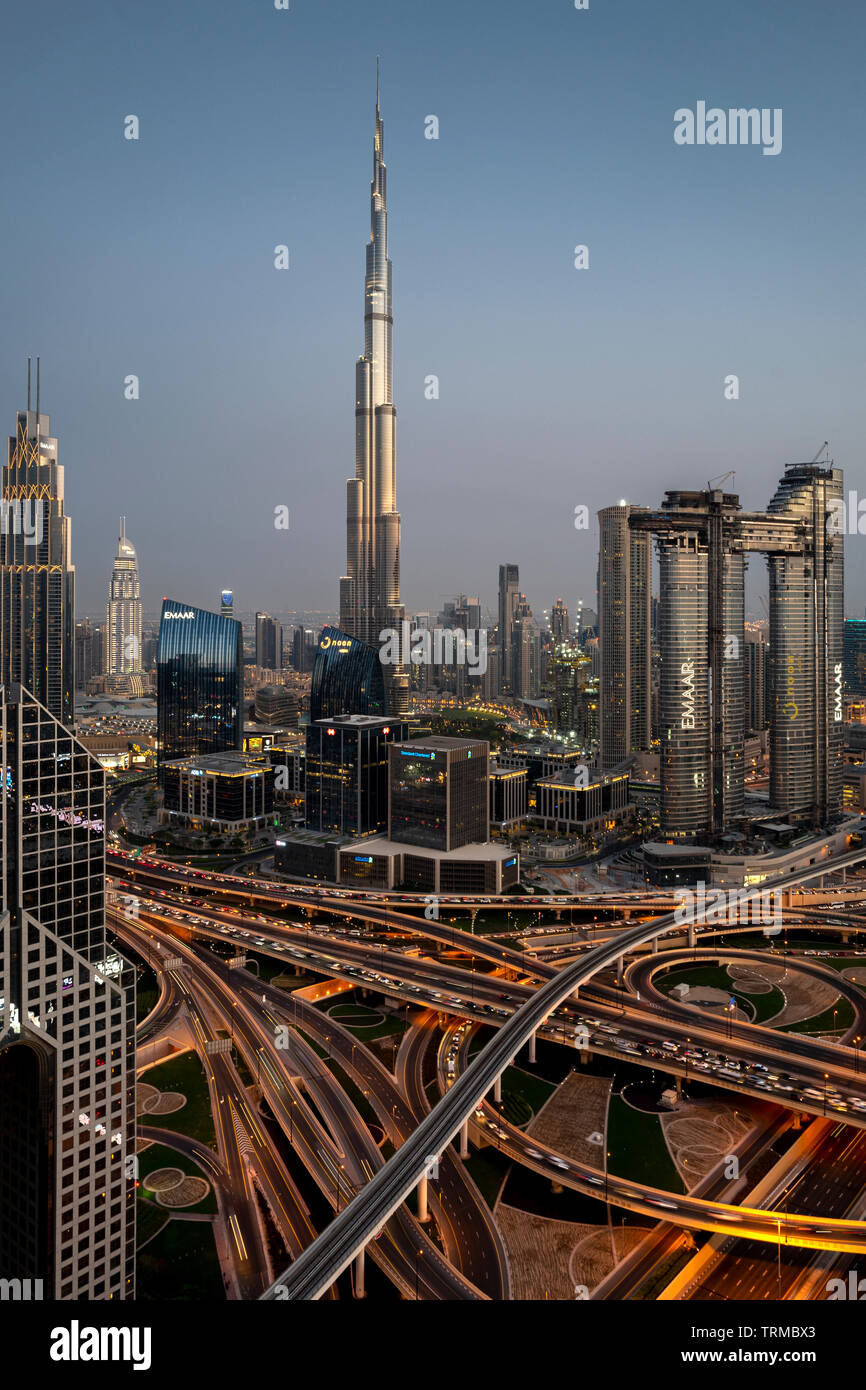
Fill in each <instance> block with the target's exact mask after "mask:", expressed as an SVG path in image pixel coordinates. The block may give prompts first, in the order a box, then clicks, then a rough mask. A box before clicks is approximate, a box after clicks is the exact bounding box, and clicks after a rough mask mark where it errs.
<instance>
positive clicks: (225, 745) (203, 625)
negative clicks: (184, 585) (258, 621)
mask: <svg viewBox="0 0 866 1390" xmlns="http://www.w3.org/2000/svg"><path fill="white" fill-rule="evenodd" d="M156 667H157V727H158V734H159V768H160V780H161V778H162V771H161V770H162V767H163V765H164V764H165V763H166V762H171V761H172V760H174V759H176V758H188V757H192V756H194V755H196V754H202V753H222V752H225V751H226V750H229V749H240V747H241V739H242V734H243V718H242V695H243V684H242V683H243V635H242V629H241V625H240V623H239V622H237V621H236V619H234V618H224V617H222V616H221V615H220V614H219V613H209V612H208V611H207V610H206V609H202V608H194V607H192V605H190V604H184V603H179V602H178V601H177V600H176V599H168V598H167V599H164V600H163V605H162V619H161V622H160V626H159V645H158V648H157V659H156Z"/></svg>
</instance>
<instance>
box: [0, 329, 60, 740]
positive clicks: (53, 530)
mask: <svg viewBox="0 0 866 1390" xmlns="http://www.w3.org/2000/svg"><path fill="white" fill-rule="evenodd" d="M0 513H2V515H0V684H2V685H7V686H9V685H12V684H14V683H17V682H20V683H21V685H23V686H24V687H25V688H26V689H27V690H29V691H30V692H31V693H32V694H33V695H34V696H35V697H36V699H37V700H39V701H40V702H41V703H42V704H43V705H44V706H45V707H46V709H48V710H50V711H51V713H52V714H53V715H54V717H55V719H60V720H62V722H63V723H64V724H71V723H72V721H73V718H74V705H73V701H74V692H75V570H74V568H73V566H72V564H71V563H70V558H69V519H68V517H67V516H66V515H65V513H64V498H63V468H62V466H61V465H60V464H59V463H58V461H57V440H56V439H55V438H54V436H53V435H52V434H51V422H50V420H49V418H48V416H47V415H42V414H41V413H40V402H39V358H38V357H37V359H36V409H35V411H32V410H31V409H30V363H29V361H28V364H27V409H26V410H25V411H21V412H19V414H18V416H17V420H16V425H15V434H14V435H11V436H10V438H9V457H8V462H7V463H6V465H5V467H4V469H3V483H2V500H0Z"/></svg>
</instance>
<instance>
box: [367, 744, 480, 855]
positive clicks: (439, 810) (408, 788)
mask: <svg viewBox="0 0 866 1390" xmlns="http://www.w3.org/2000/svg"><path fill="white" fill-rule="evenodd" d="M489 755H490V745H489V744H488V743H486V742H485V741H483V740H475V739H459V738H436V737H434V738H423V739H414V740H413V741H412V742H410V743H401V744H400V745H399V746H396V745H395V746H393V747H392V748H391V749H390V750H389V757H390V789H391V795H390V802H389V821H388V838H389V839H391V840H396V841H398V842H399V843H401V844H412V845H421V846H424V847H426V848H428V849H433V850H442V851H445V852H448V851H450V850H453V849H460V848H461V847H462V846H464V845H468V844H473V843H485V842H486V841H487V840H488V839H489V838H490V812H489V787H488V772H489V766H488V764H489Z"/></svg>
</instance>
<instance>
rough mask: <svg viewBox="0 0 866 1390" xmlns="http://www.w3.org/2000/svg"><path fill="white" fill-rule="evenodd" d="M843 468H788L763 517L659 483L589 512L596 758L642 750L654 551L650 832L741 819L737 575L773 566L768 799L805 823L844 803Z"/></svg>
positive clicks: (818, 822) (646, 741) (690, 831)
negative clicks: (644, 497)
mask: <svg viewBox="0 0 866 1390" xmlns="http://www.w3.org/2000/svg"><path fill="white" fill-rule="evenodd" d="M841 510H842V472H841V470H840V469H836V468H833V467H832V466H824V465H819V464H816V463H809V464H794V465H791V466H790V467H788V468H787V469H786V471H785V475H784V477H783V478H782V480H781V482H780V483H779V485H778V487H777V489H776V492H775V495H774V497H773V499H772V501H771V502H770V504H769V506H768V507H767V510H766V511H764V512H746V511H743V510H742V508H741V507H740V502H739V498H738V497H737V496H736V495H735V494H734V493H728V492H722V491H718V490H713V489H712V488H708V490H707V491H705V492H681V491H676V492H668V493H666V494H665V500H664V503H663V504H662V506H661V508H660V509H659V510H658V511H652V510H650V509H648V508H644V507H632V506H626V505H624V504H623V505H620V506H619V507H609V508H606V509H605V510H604V511H602V512H601V513H600V524H601V546H600V559H599V608H600V623H601V628H600V635H601V641H600V647H601V651H600V658H601V680H600V694H601V726H602V761H603V763H604V765H605V766H607V767H610V766H613V765H614V764H615V763H616V762H617V761H620V760H622V759H624V758H625V757H627V756H628V754H629V753H630V752H631V751H633V750H635V749H640V748H648V747H649V746H650V738H649V692H650V618H649V614H650V601H651V600H650V587H651V586H650V554H649V538H650V536H655V537H656V544H657V551H658V562H659V609H658V646H659V653H660V680H659V711H658V730H659V742H660V749H659V752H660V759H659V761H660V781H661V828H662V832H663V833H666V834H669V835H673V836H683V837H694V836H706V835H714V834H720V833H722V832H723V831H725V830H728V829H731V828H733V826H734V825H735V823H736V822H737V821H738V820H739V819H740V818H742V817H743V815H744V740H745V699H744V695H745V680H744V676H745V654H746V652H745V632H744V616H745V612H744V578H745V570H746V563H747V557H748V555H749V553H757V554H760V555H763V556H765V557H766V560H767V566H768V570H769V687H770V690H769V693H770V700H769V720H770V734H769V753H770V789H769V797H770V805H771V807H772V809H773V810H774V811H775V812H777V813H778V814H780V815H784V816H785V817H786V818H788V819H791V820H793V821H798V822H800V823H802V824H804V825H809V826H811V827H812V828H815V829H817V828H819V827H822V826H826V825H827V824H829V823H830V822H831V821H832V820H833V819H834V818H835V817H836V816H837V815H838V814H839V812H840V810H841V804H842V761H843V745H842V734H843V724H842V719H843V709H842V633H843V620H844V613H843V602H844V578H843V537H842V534H841V528H840V527H839V525H838V518H839V515H840V513H841Z"/></svg>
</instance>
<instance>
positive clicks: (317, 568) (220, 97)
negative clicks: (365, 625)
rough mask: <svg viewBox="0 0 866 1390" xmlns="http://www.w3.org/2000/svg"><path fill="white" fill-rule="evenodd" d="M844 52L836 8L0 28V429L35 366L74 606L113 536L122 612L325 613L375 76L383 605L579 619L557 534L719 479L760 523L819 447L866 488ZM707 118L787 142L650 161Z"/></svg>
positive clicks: (689, 3)
mask: <svg viewBox="0 0 866 1390" xmlns="http://www.w3.org/2000/svg"><path fill="white" fill-rule="evenodd" d="M864 31H866V22H864V17H863V12H862V9H861V8H860V7H858V6H856V5H855V4H853V3H851V0H845V3H843V4H837V5H835V6H833V7H832V8H830V9H825V8H822V7H819V6H817V5H814V4H811V3H805V0H785V3H782V2H781V0H762V3H761V4H760V5H757V6H756V5H755V4H754V0H751V3H750V2H749V0H733V3H729V4H727V5H725V6H723V7H718V6H708V5H696V4H694V0H666V3H663V4H662V3H656V4H652V3H647V0H620V2H619V3H617V2H616V0H590V9H589V10H588V11H585V12H579V11H575V9H574V7H573V4H572V3H571V0H536V3H533V4H528V3H527V4H518V3H515V2H514V0H506V3H495V0H473V3H472V4H470V5H467V4H466V3H465V0H464V2H463V3H458V2H457V0H439V2H438V3H436V4H435V5H430V4H426V3H425V4H422V3H418V0H399V3H398V0H380V3H375V0H371V2H370V3H367V4H364V5H359V4H358V3H357V0H354V2H350V0H291V8H290V10H289V11H287V12H282V11H276V10H275V9H274V8H273V4H272V3H269V2H266V0H244V3H242V4H238V3H226V2H225V0H212V2H211V3H204V0H173V3H164V2H163V0H149V3H148V4H147V5H134V4H131V3H128V0H127V2H126V3H119V4H118V3H103V0H91V3H89V4H87V5H86V6H84V7H72V6H69V5H68V4H62V3H59V0H47V3H44V4H40V6H39V7H38V10H37V11H34V10H33V8H32V6H30V5H27V4H25V3H19V0H14V2H13V3H9V4H7V5H6V7H5V10H4V58H5V61H4V83H3V86H2V89H0V145H2V157H3V168H4V171H5V184H6V199H5V208H4V218H3V225H2V232H0V245H2V249H3V269H4V272H5V273H4V274H3V276H2V279H0V315H2V322H3V325H4V328H3V332H2V334H0V407H2V412H3V420H5V421H6V424H5V426H3V428H4V429H5V432H7V433H9V432H11V430H12V428H13V425H14V415H15V411H16V410H18V409H21V408H22V407H23V398H24V387H25V373H26V361H25V359H26V357H27V355H28V353H29V354H32V355H34V356H35V354H36V353H37V352H38V353H40V354H41V356H42V363H43V393H42V399H43V407H44V409H46V410H47V411H48V412H49V413H50V414H51V417H52V427H53V429H54V430H55V431H56V433H57V434H58V436H59V439H60V457H61V461H62V462H63V463H65V465H66V486H67V506H68V510H69V513H70V515H71V516H72V519H73V526H72V541H73V558H74V560H75V563H76V566H77V569H78V595H79V596H78V608H79V612H81V613H83V612H91V613H98V612H99V610H100V608H101V607H102V606H103V605H104V601H105V591H106V586H107V583H108V578H109V573H110V567H111V558H112V554H113V550H114V544H115V537H116V527H117V516H118V515H119V514H120V513H121V512H123V513H125V514H126V516H127V518H128V531H129V535H130V537H131V539H132V540H133V541H134V542H135V544H136V545H137V547H138V551H139V557H140V563H141V573H142V582H143V590H144V598H145V604H146V607H149V608H156V607H157V605H158V601H159V599H160V598H161V596H162V594H164V593H171V594H175V595H179V596H182V597H184V598H186V599H188V600H189V601H190V602H193V603H201V604H205V605H207V606H209V605H216V604H217V603H218V602H219V592H220V589H221V588H222V587H224V586H228V587H233V588H234V590H235V594H236V602H237V604H238V605H239V607H241V608H242V609H252V608H256V607H264V608H276V609H284V608H299V609H300V608H320V609H324V608H329V607H330V608H335V607H336V605H337V598H338V588H337V580H338V576H339V575H340V573H342V570H343V568H344V564H345V500H344V498H345V479H346V478H347V477H348V476H349V475H350V474H351V473H352V471H353V467H354V458H353V447H354V445H353V437H354V436H353V429H354V419H353V377H354V371H353V364H354V360H355V358H356V357H357V355H358V354H359V352H360V351H361V349H362V326H363V325H362V313H363V301H362V289H363V265H364V257H363V250H364V244H365V242H366V239H367V236H368V232H369V223H368V197H369V178H370V166H371V159H372V156H371V144H372V122H373V106H374V89H375V59H376V55H377V53H379V54H381V56H382V67H383V115H384V118H385V153H386V159H387V163H388V178H389V197H390V214H391V216H390V239H391V248H390V249H391V256H392V259H393V262H394V296H395V354H396V360H395V402H396V405H397V446H398V504H399V507H400V510H401V512H402V515H403V547H402V572H403V598H404V601H405V603H406V605H407V608H408V609H410V610H413V609H427V608H432V609H433V611H434V612H435V611H436V608H437V607H438V606H439V604H440V603H441V600H442V599H443V598H444V597H446V596H447V595H449V594H454V593H455V592H458V591H459V590H463V591H465V592H469V593H480V594H481V596H482V599H483V600H485V601H487V602H489V603H490V604H491V605H492V604H493V602H494V596H495V585H496V577H497V566H498V565H499V563H500V562H502V561H506V560H507V561H510V562H516V563H518V564H519V565H520V572H521V584H522V587H523V588H524V589H525V590H526V592H527V594H528V597H529V599H530V602H531V603H532V604H533V607H534V608H535V610H536V612H539V611H540V610H542V609H543V608H549V606H550V604H551V603H552V601H553V599H554V598H555V597H556V596H557V595H560V594H561V595H562V596H563V597H564V598H565V600H566V602H567V603H568V605H569V607H570V608H573V606H574V603H575V601H576V599H577V597H578V596H582V597H583V599H584V601H585V602H586V603H587V604H589V605H592V603H593V601H594V600H593V596H594V585H595V564H596V553H595V551H596V539H595V533H594V532H593V531H590V532H588V533H587V532H577V531H575V530H574V527H573V524H572V518H573V515H574V507H575V506H576V505H578V504H585V505H587V506H588V507H589V508H590V511H591V512H594V511H596V510H597V509H598V508H599V507H602V506H606V505H609V504H610V503H611V502H614V501H617V500H619V498H620V497H627V498H628V499H629V500H630V501H635V502H642V503H647V504H656V503H658V502H659V501H660V500H661V497H662V494H663V492H664V490H665V489H666V488H669V487H677V486H682V487H691V486H700V485H702V484H703V483H705V482H706V480H707V479H708V478H711V477H716V476H718V475H720V474H723V473H725V472H726V471H727V470H728V469H735V470H736V484H735V486H736V488H737V490H738V491H739V492H740V494H741V497H742V500H743V503H744V505H745V506H747V507H759V506H762V505H764V504H765V503H766V501H767V500H768V499H769V497H770V495H771V494H772V492H773V490H774V487H775V483H776V480H777V479H778V477H779V475H780V473H781V471H782V469H783V467H784V465H785V463H787V462H794V461H802V460H803V459H809V458H811V457H812V455H813V454H814V453H815V452H816V451H817V449H818V447H819V445H820V444H821V441H822V440H823V439H829V440H830V443H831V451H832V453H833V456H834V457H835V460H836V463H837V465H838V466H840V467H842V468H844V469H845V474H846V486H847V487H850V488H855V489H859V490H861V491H866V480H864V477H863V458H862V440H863V438H864V424H866V420H864V414H866V405H864V400H866V396H864V391H863V389H862V382H863V375H864V369H866V361H864V357H866V348H864V335H863V323H864V282H863V250H862V244H863V227H864V221H866V219H864V198H866V195H864V181H863V148H864V133H866V132H864V125H866V116H864V111H863V104H862V52H863V40H864V36H866V33H864ZM698 100H706V102H707V104H708V105H709V106H713V105H716V106H719V107H722V108H729V107H738V106H747V107H752V106H756V107H759V108H760V107H770V108H775V107H781V108H782V110H783V149H782V153H781V154H780V155H778V156H777V157H775V158H768V157H765V156H763V155H762V154H761V151H760V149H759V148H753V147H745V148H744V147H715V148H711V147H706V146H705V147H703V148H701V147H679V146H677V145H675V144H674V141H673V126H674V121H673V114H674V111H675V110H676V109H677V108H680V107H692V108H694V106H695V104H696V102H697V101H698ZM130 113H133V114H136V115H138V116H139V118H140V122H141V138H140V139H139V140H138V141H137V142H133V141H126V140H124V139H123V121H124V117H125V116H126V115H128V114H130ZM429 114H435V115H437V116H438V118H439V122H440V138H439V140H438V141H432V140H425V138H424V119H425V116H427V115H429ZM280 243H286V244H287V245H288V246H289V248H290V254H291V268H290V269H289V270H288V271H285V272H279V271H276V270H275V269H274V268H273V248H274V246H275V245H277V244H280ZM579 243H582V244H586V245H588V246H589V249H590V267H589V269H588V270H585V271H577V270H575V269H574V266H573V248H574V246H575V245H576V244H579ZM129 373H135V374H137V375H138V376H139V378H140V383H141V398H140V399H139V400H138V401H126V400H125V399H124V394H123V381H124V378H125V377H126V376H127V374H129ZM431 373H432V374H436V375H437V376H438V377H439V382H440V397H439V399H438V400H436V401H428V400H426V399H425V396H424V381H425V377H427V376H428V375H429V374H431ZM729 373H736V374H737V375H738V377H739V379H740V399H739V400H737V401H726V400H725V398H724V394H723V383H724V378H725V376H726V375H727V374H729ZM729 485H730V484H729ZM280 505H283V506H288V507H289V508H290V511H291V518H292V524H291V528H290V530H289V531H288V532H285V531H278V530H275V529H274V526H273V513H274V508H275V507H276V506H280ZM862 552H863V539H862V538H860V537H852V538H850V539H849V541H848V544H847V546H846V564H847V567H848V570H847V572H848V586H847V589H848V598H847V611H848V613H849V614H852V615H854V614H856V615H861V614H862V612H863V608H864V602H866V559H864V556H863V553H862ZM752 568H753V572H754V574H755V576H756V582H755V584H754V585H753V588H754V590H755V591H757V590H758V589H760V588H761V587H763V583H764V581H763V573H762V566H761V565H760V564H759V563H758V562H754V563H753V567H752Z"/></svg>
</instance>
